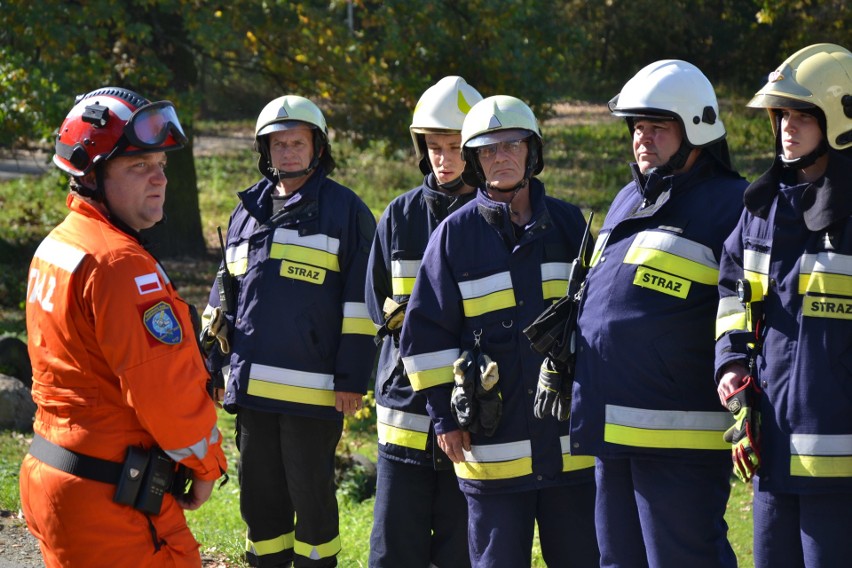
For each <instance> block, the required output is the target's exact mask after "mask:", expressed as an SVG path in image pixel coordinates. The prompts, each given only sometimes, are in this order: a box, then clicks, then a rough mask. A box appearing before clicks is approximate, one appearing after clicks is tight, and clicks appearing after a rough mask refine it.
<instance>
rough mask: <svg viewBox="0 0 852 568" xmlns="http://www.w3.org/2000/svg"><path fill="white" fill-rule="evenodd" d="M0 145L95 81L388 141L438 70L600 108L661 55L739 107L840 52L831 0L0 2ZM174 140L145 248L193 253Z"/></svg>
mask: <svg viewBox="0 0 852 568" xmlns="http://www.w3.org/2000/svg"><path fill="white" fill-rule="evenodd" d="M0 23H2V26H0V147H3V148H14V147H21V146H26V145H45V146H47V147H49V146H50V142H51V137H52V133H53V132H54V131H55V129H56V128H57V127H58V126H59V124H60V123H61V121H62V118H63V117H64V115H65V113H66V112H67V111H68V110H69V109H70V107H71V105H72V103H73V96H74V95H75V94H79V93H85V92H87V91H90V90H93V89H95V88H97V87H100V86H104V85H115V86H120V87H127V88H131V89H134V90H138V91H139V92H140V93H141V94H143V95H145V96H148V97H150V98H151V99H163V98H168V99H171V100H173V101H174V102H175V104H176V105H177V107H178V109H179V113H180V116H181V121H182V123H183V124H184V126H185V127H186V128H187V130H188V133H189V134H190V138H191V137H192V133H193V131H194V128H193V127H194V125H195V123H196V121H197V120H199V119H216V120H246V119H250V120H253V119H254V118H255V117H256V116H257V113H258V112H259V110H260V109H261V108H262V107H263V105H264V104H265V103H266V102H268V101H269V100H271V99H272V98H274V97H276V96H279V95H281V94H285V93H297V94H301V95H304V96H307V97H309V98H311V99H313V100H315V101H316V102H317V103H318V104H319V105H320V107H321V108H323V110H324V111H325V112H326V114H327V119H328V121H329V124H330V125H331V126H332V128H333V130H334V131H335V136H341V137H346V138H348V139H351V140H352V141H354V142H355V143H357V144H360V145H366V144H370V143H373V142H378V143H379V145H378V146H377V148H378V147H379V146H380V147H381V148H383V149H384V150H385V151H393V150H395V149H398V148H406V147H407V145H408V144H409V138H408V133H407V125H408V123H409V120H410V116H411V111H412V109H413V106H414V104H415V102H416V101H417V98H418V97H419V95H420V94H421V93H422V92H423V90H424V89H425V88H426V87H428V86H429V85H431V84H432V83H434V82H435V81H436V80H437V79H439V78H440V77H442V76H445V75H450V74H456V75H461V76H463V77H465V78H466V79H467V80H468V81H469V82H470V83H471V84H473V85H475V86H476V87H477V89H479V90H480V91H481V92H482V93H483V94H484V95H486V96H487V95H491V94H498V93H506V94H512V95H515V96H518V97H519V98H521V99H523V100H525V101H527V102H528V103H530V105H531V106H532V107H533V109H534V110H535V111H536V113H537V115H538V116H539V117H540V118H545V117H546V116H547V115H548V112H549V111H550V109H551V105H552V104H553V103H555V102H558V101H565V100H589V101H594V102H605V101H606V100H608V99H609V98H611V97H612V96H613V95H614V94H615V93H616V92H617V91H618V89H619V87H620V86H621V85H622V84H623V83H624V82H625V81H626V80H627V79H628V78H629V77H631V76H632V75H633V74H634V73H635V72H636V71H637V70H638V69H640V68H641V67H642V66H644V65H646V64H647V63H649V62H651V61H654V60H657V59H663V58H678V59H685V60H688V61H690V62H692V63H694V64H696V65H697V66H698V67H700V68H701V69H702V70H703V71H704V72H705V73H706V74H707V75H708V77H709V78H710V80H711V81H712V82H713V83H714V85H716V87H717V90H718V92H719V93H720V94H722V95H723V96H730V97H746V96H749V95H751V94H752V93H753V92H754V91H755V90H756V89H757V88H759V87H760V86H761V85H762V84H763V81H764V78H765V76H766V74H767V73H768V72H770V71H771V70H772V69H774V67H775V66H776V65H777V64H778V63H779V62H780V61H781V60H783V59H784V58H786V57H787V56H788V55H790V54H792V53H793V52H794V51H796V50H797V49H799V48H801V47H804V46H806V45H809V44H811V43H816V42H823V41H829V42H834V43H840V44H844V43H845V44H847V47H850V46H849V45H848V42H849V32H848V30H849V29H852V8H850V6H849V3H848V2H847V1H845V0H824V1H817V0H629V1H628V0H599V1H591V2H590V1H587V0H546V1H545V0H526V1H525V0H431V1H429V0H427V1H424V2H410V1H406V0H387V1H383V2H380V1H373V0H348V1H347V0H324V1H319V0H305V1H301V2H297V1H284V0H265V1H263V2H258V1H256V0H232V1H231V2H227V3H224V2H216V1H209V0H124V1H122V2H115V1H114V0H42V1H41V2H31V1H29V0H0ZM196 185H197V184H196V176H195V166H194V163H193V160H192V152H191V146H190V148H189V149H187V150H185V151H183V152H176V153H175V154H173V155H171V156H170V162H169V192H170V194H169V200H168V205H167V214H168V215H169V217H171V218H173V219H180V221H181V222H180V223H176V222H171V223H168V224H167V225H165V226H164V227H162V228H160V229H158V231H159V234H156V235H155V240H156V241H158V242H159V243H160V249H159V252H160V254H162V255H165V256H168V255H195V254H199V253H201V252H203V251H204V240H203V237H202V232H201V225H200V219H199V215H198V197H197V187H196Z"/></svg>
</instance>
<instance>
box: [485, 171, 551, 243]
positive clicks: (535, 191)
mask: <svg viewBox="0 0 852 568" xmlns="http://www.w3.org/2000/svg"><path fill="white" fill-rule="evenodd" d="M527 187H528V191H529V192H530V207H531V208H532V216H531V217H530V220H529V222H528V223H527V224H526V231H524V235H523V238H524V240H529V239H530V238H531V237H532V235H535V234H538V233H539V232H541V231H542V230H544V229H546V228H548V227H549V226H550V213H549V212H548V210H547V206H546V205H545V203H544V195H545V194H544V184H543V183H541V182H540V181H539V180H538V179H537V178H530V180H529V185H528V186H527ZM476 208H477V210H478V211H479V214H480V215H482V217H483V218H484V219H485V220H486V221H487V222H488V224H489V225H491V226H492V227H494V229H495V230H496V231H497V232H498V233H500V236H501V237H502V238H503V241H504V242H505V243H506V244H507V245H508V246H510V247H514V246H515V245H517V244H518V239H517V237H516V236H515V229H514V227H513V226H512V225H513V224H512V215H511V212H510V211H509V204H508V203H503V202H501V201H494V200H493V199H491V198H490V197H488V194H487V193H486V192H485V190H484V189H482V188H478V189H477V190H476Z"/></svg>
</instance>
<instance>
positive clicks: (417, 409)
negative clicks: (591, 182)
mask: <svg viewBox="0 0 852 568" xmlns="http://www.w3.org/2000/svg"><path fill="white" fill-rule="evenodd" d="M481 100H482V96H481V95H480V94H479V93H478V92H477V91H476V89H474V88H473V87H471V86H470V85H468V84H467V82H465V80H464V79H463V78H461V77H455V76H450V77H444V78H443V79H441V80H440V81H438V82H437V83H436V84H435V85H433V86H431V87H430V88H428V89H427V90H426V91H425V92H424V93H423V95H422V96H421V97H420V100H419V101H418V103H417V106H416V107H415V108H414V116H413V118H412V120H411V127H410V131H411V139H412V142H413V143H414V151H415V154H416V156H417V159H418V161H419V165H420V169H421V171H422V172H423V173H424V174H425V176H426V177H425V178H424V179H423V184H422V185H421V186H420V187H417V188H415V189H412V190H411V191H408V192H407V193H405V194H403V195H401V196H399V197H397V198H396V199H394V200H393V201H391V203H390V204H389V205H388V207H387V209H386V210H385V212H384V214H383V215H382V218H381V219H380V220H379V226H378V228H377V230H376V238H375V240H374V241H373V249H372V251H371V254H370V263H369V268H368V270H367V285H366V297H367V308H368V310H369V311H370V315H371V316H372V318H373V321H374V322H375V323H376V324H377V325H380V326H381V330H380V332H379V335H378V337H379V338H381V339H383V342H382V348H381V354H380V356H379V366H378V371H377V374H376V390H375V392H376V412H377V414H378V424H377V426H378V434H379V456H378V464H377V467H378V480H377V483H376V504H375V508H374V512H373V531H372V534H371V536H370V560H369V565H370V566H371V567H374V568H395V567H398V566H424V567H425V566H436V567H438V568H452V567H454V566H455V567H459V568H464V567H466V566H470V561H469V560H468V553H467V504H466V502H465V499H464V496H463V495H462V493H461V492H460V491H459V487H458V480H457V479H456V476H455V473H454V472H453V469H452V462H451V461H450V460H449V459H448V458H447V456H446V455H444V452H443V451H441V449H440V448H439V447H438V446H437V444H436V443H435V434H434V430H433V429H432V427H431V421H430V419H429V414H428V413H427V412H426V399H425V398H424V397H423V396H422V395H419V394H417V393H415V392H414V389H412V387H411V382H410V381H409V380H408V376H407V375H406V374H405V369H404V367H403V365H402V360H401V359H400V358H399V333H400V331H401V329H402V323H403V317H404V314H405V306H406V303H407V302H408V298H409V296H410V295H411V290H412V288H413V287H414V281H415V277H416V276H417V269H418V268H419V267H420V259H421V258H422V257H423V251H424V250H425V249H426V243H427V242H428V241H429V236H430V235H431V234H432V231H434V230H435V227H437V226H438V223H440V222H441V221H443V220H444V219H445V218H446V217H447V215H449V214H450V213H451V212H453V211H455V210H457V209H459V208H460V207H461V206H462V205H464V204H465V203H467V202H468V201H470V200H471V199H472V198H473V197H474V191H475V188H473V187H471V186H470V185H467V184H466V183H464V181H463V180H462V179H461V174H462V171H463V170H464V161H463V159H462V155H461V129H462V123H463V122H464V117H465V115H466V114H467V112H468V111H469V110H470V108H471V107H472V106H473V105H474V104H476V103H478V102H479V101H481Z"/></svg>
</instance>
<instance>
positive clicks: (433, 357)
mask: <svg viewBox="0 0 852 568" xmlns="http://www.w3.org/2000/svg"><path fill="white" fill-rule="evenodd" d="M458 358H459V350H458V349H445V350H443V351H434V352H431V353H423V354H421V355H411V356H409V357H403V358H402V364H403V365H404V366H405V372H406V373H407V374H408V380H409V381H411V386H412V388H414V390H416V391H419V390H423V389H426V388H429V387H434V386H436V385H443V384H452V382H453V363H454V362H455V360H456V359H458Z"/></svg>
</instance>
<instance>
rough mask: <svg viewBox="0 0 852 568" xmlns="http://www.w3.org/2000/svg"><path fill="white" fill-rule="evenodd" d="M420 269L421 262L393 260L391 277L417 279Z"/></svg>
mask: <svg viewBox="0 0 852 568" xmlns="http://www.w3.org/2000/svg"><path fill="white" fill-rule="evenodd" d="M419 268H420V261H419V260H392V261H391V276H392V277H394V278H415V277H416V276H417V270H418V269H419Z"/></svg>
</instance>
